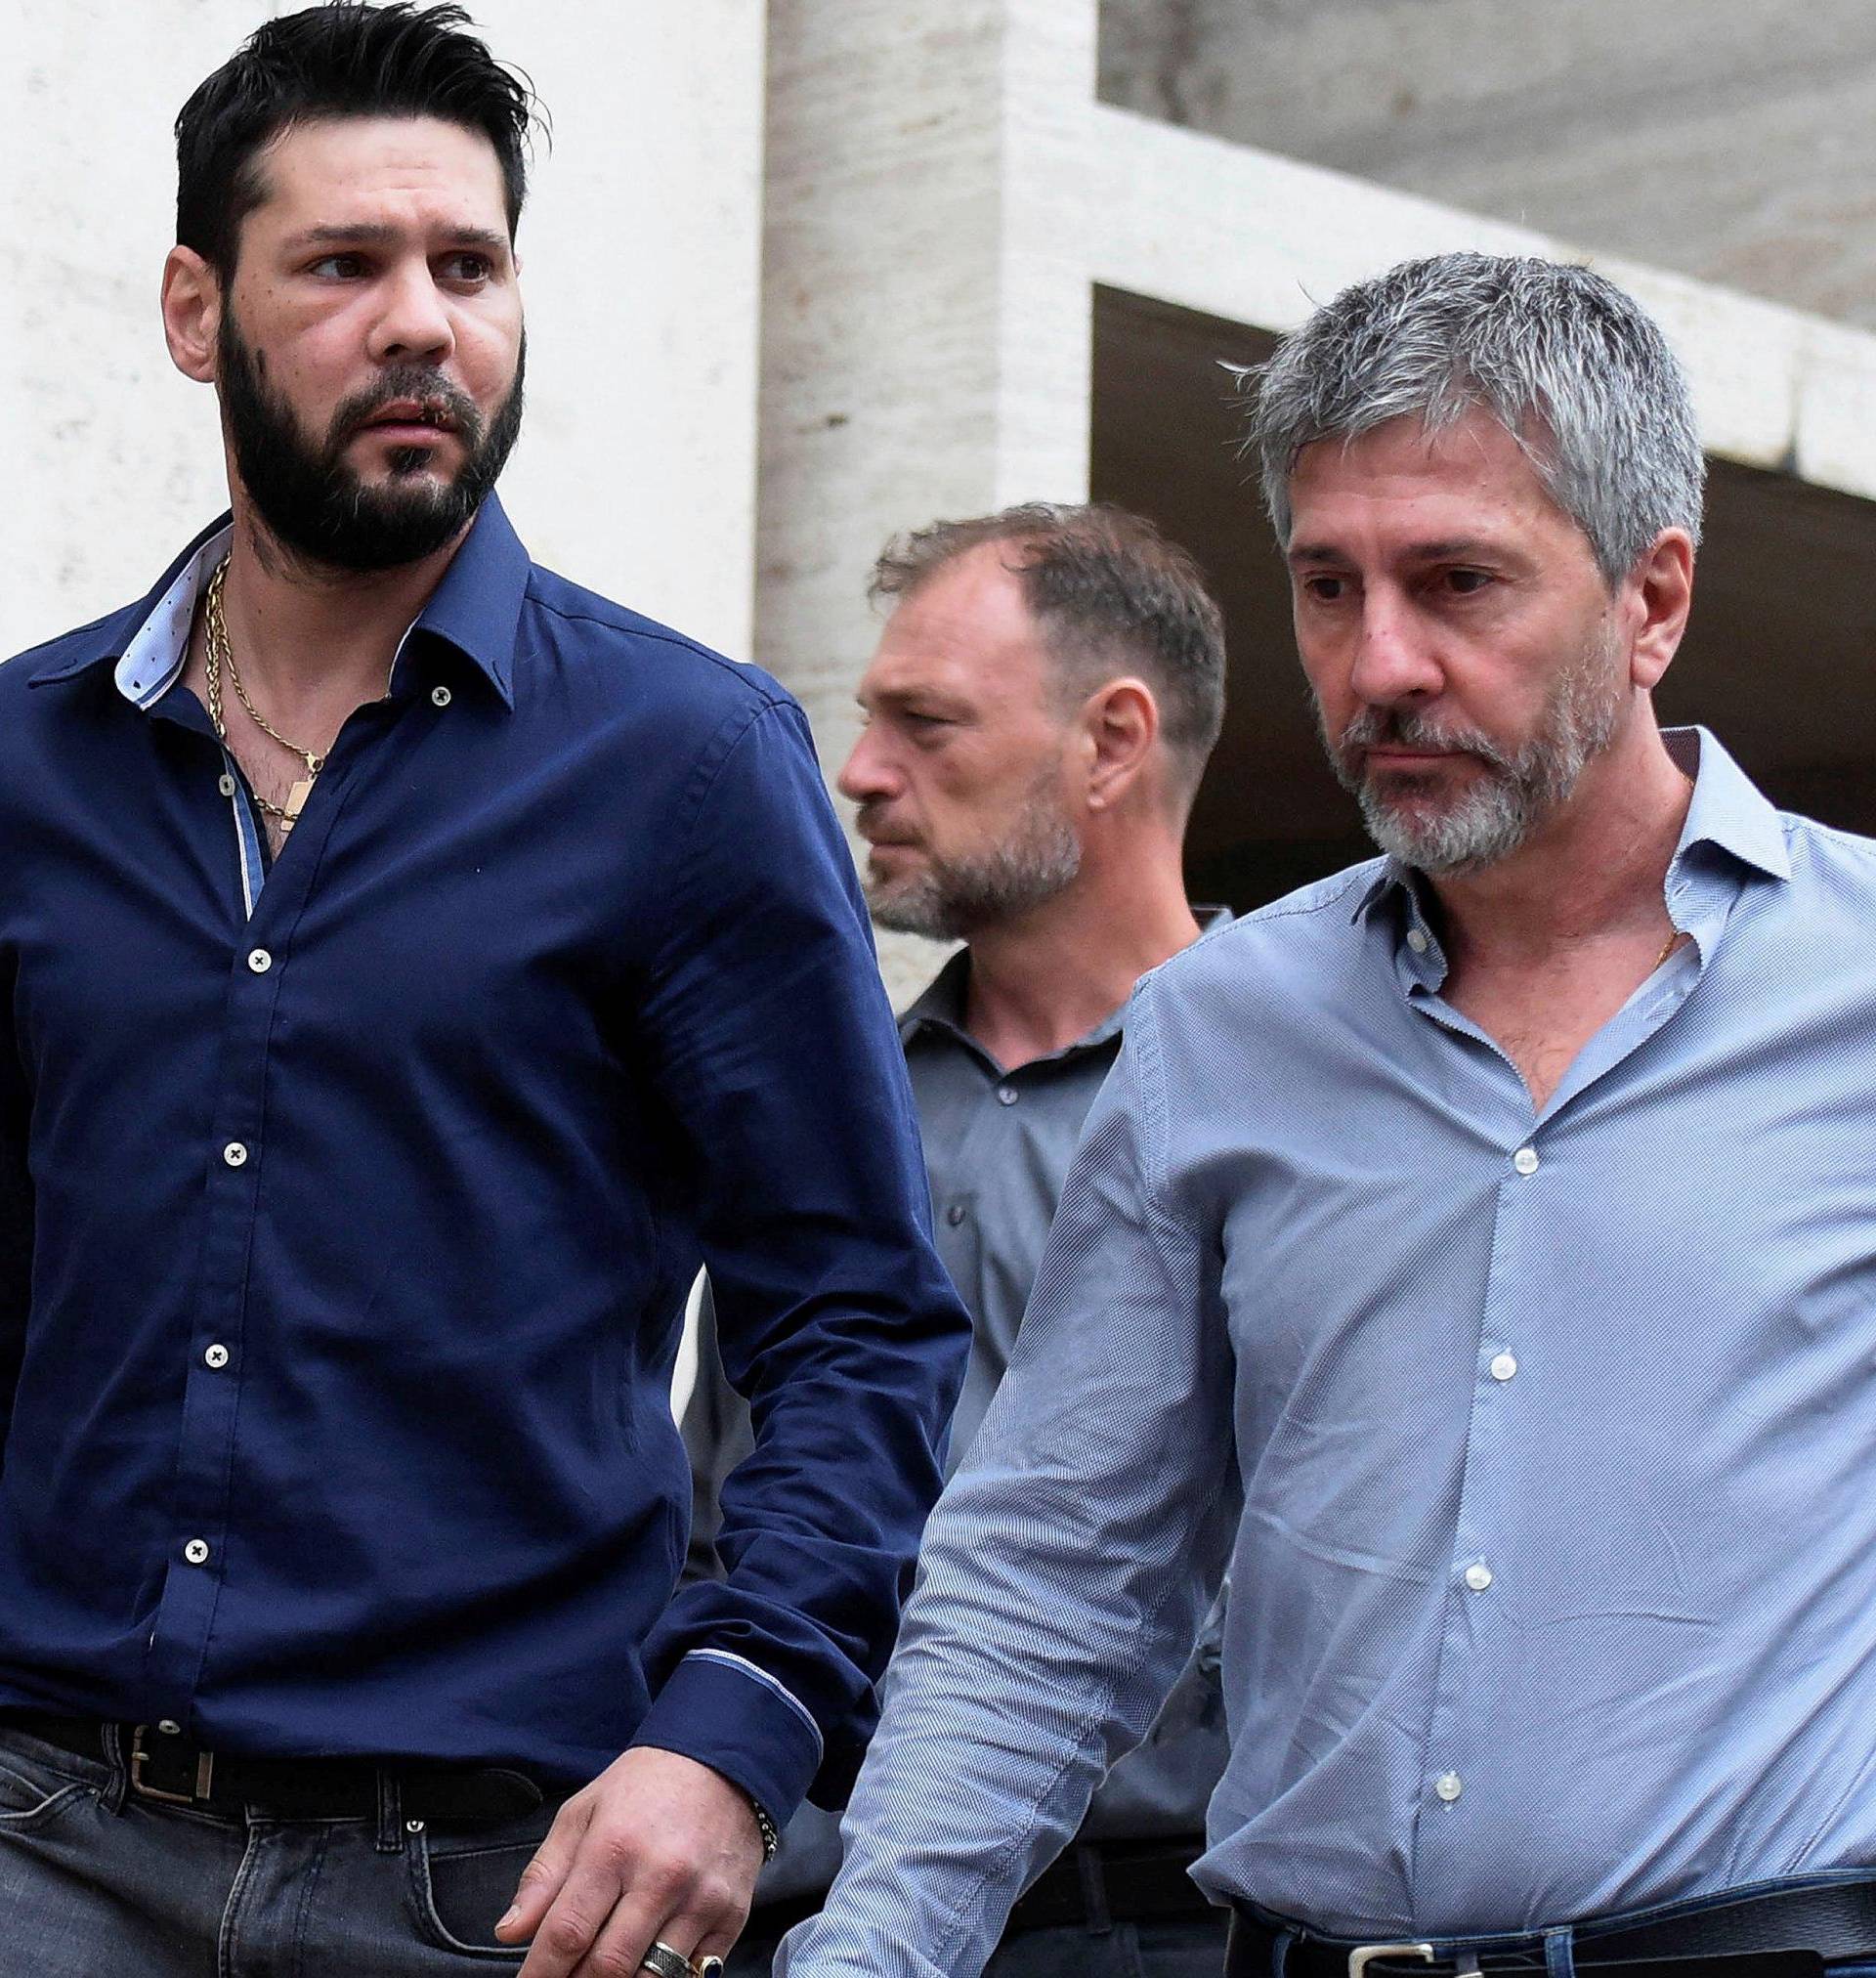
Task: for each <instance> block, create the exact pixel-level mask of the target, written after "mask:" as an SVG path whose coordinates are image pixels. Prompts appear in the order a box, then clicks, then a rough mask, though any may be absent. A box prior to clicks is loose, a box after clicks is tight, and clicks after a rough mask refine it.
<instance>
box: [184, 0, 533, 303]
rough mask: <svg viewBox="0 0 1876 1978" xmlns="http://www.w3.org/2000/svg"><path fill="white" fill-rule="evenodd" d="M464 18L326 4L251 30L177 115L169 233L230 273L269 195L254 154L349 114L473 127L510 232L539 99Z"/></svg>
mask: <svg viewBox="0 0 1876 1978" xmlns="http://www.w3.org/2000/svg"><path fill="white" fill-rule="evenodd" d="M468 25H469V17H468V15H467V14H465V13H464V12H463V10H462V9H461V8H460V7H456V6H433V7H419V6H413V5H411V4H409V0H393V4H391V5H388V6H382V7H371V6H365V5H363V4H362V0H333V4H331V5H328V6H323V7H309V8H307V9H305V10H304V12H302V13H299V14H284V15H282V16H280V18H279V19H278V20H276V21H268V22H267V23H266V24H265V25H264V26H261V27H257V28H256V29H255V30H254V32H253V33H252V34H250V35H249V36H248V38H247V39H246V40H245V41H244V42H243V43H242V44H241V46H240V48H239V50H238V51H237V52H236V53H235V55H234V56H233V57H232V58H231V59H230V60H229V61H227V62H225V63H224V64H222V65H221V67H220V68H218V69H217V70H216V71H215V73H214V74H213V75H211V76H210V77H209V78H208V79H207V80H206V81H205V82H203V83H202V84H201V85H200V86H199V87H198V88H197V89H196V91H195V93H194V95H193V96H192V97H191V98H190V100H189V101H188V102H187V103H186V104H184V106H183V108H182V113H181V115H179V116H178V117H177V119H176V238H177V239H178V240H179V241H180V242H181V243H182V244H183V245H184V246H185V247H192V248H193V249H194V250H195V252H196V253H198V254H199V255H201V256H202V258H203V259H204V260H205V261H207V262H208V263H209V264H210V265H211V266H212V267H213V268H214V269H215V270H216V272H217V273H218V274H219V275H221V276H222V278H223V279H224V280H226V279H227V278H228V277H229V276H230V275H232V274H233V273H234V271H235V249H236V247H237V245H238V243H239V238H240V227H241V222H242V220H244V219H245V218H246V217H247V215H248V214H249V213H250V212H252V211H253V209H254V208H255V207H256V206H258V205H259V204H260V203H261V201H262V199H263V198H265V197H266V187H265V186H264V184H263V183H262V180H261V175H260V171H259V169H258V166H257V163H256V160H257V158H258V155H259V153H260V152H261V151H263V150H264V149H265V148H266V147H267V146H268V145H269V144H271V143H272V142H273V141H274V140H275V139H276V138H277V137H278V136H279V134H280V133H281V132H282V131H284V130H288V129H290V128H291V127H292V126H293V125H295V124H299V123H307V122H313V121H317V120H318V119H320V118H324V117H346V116H433V117H440V118H441V119H442V120H443V121H444V122H445V123H453V124H460V125H461V126H462V127H463V128H464V129H465V130H473V131H480V132H481V133H482V135H483V136H484V137H486V138H487V139H488V140H489V142H490V144H491V145H492V146H493V147H494V150H495V156H496V157H497V158H498V159H499V160H500V163H501V176H502V180H503V183H504V185H505V186H506V189H507V194H508V232H509V234H510V236H511V237H512V236H513V234H514V231H515V227H516V225H517V223H518V222H519V221H520V219H521V206H522V200H523V199H524V198H525V197H526V195H527V190H528V172H527V161H526V157H525V154H524V153H525V148H526V145H527V140H528V134H529V130H530V127H531V126H532V125H533V122H534V121H535V117H536V114H537V108H538V107H537V105H536V104H535V101H534V97H533V91H532V90H531V89H530V88H529V86H528V84H527V82H526V80H525V79H524V78H522V77H521V76H519V75H517V74H515V73H514V72H512V71H511V70H509V69H506V68H504V67H503V66H502V65H501V64H499V63H498V62H496V61H495V59H494V57H493V56H491V55H490V53H489V51H488V49H487V48H486V47H485V46H484V45H483V43H482V42H481V41H479V40H478V39H477V38H476V37H475V35H473V34H470V33H466V32H464V31H463V30H464V29H465V28H467V26H468Z"/></svg>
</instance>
